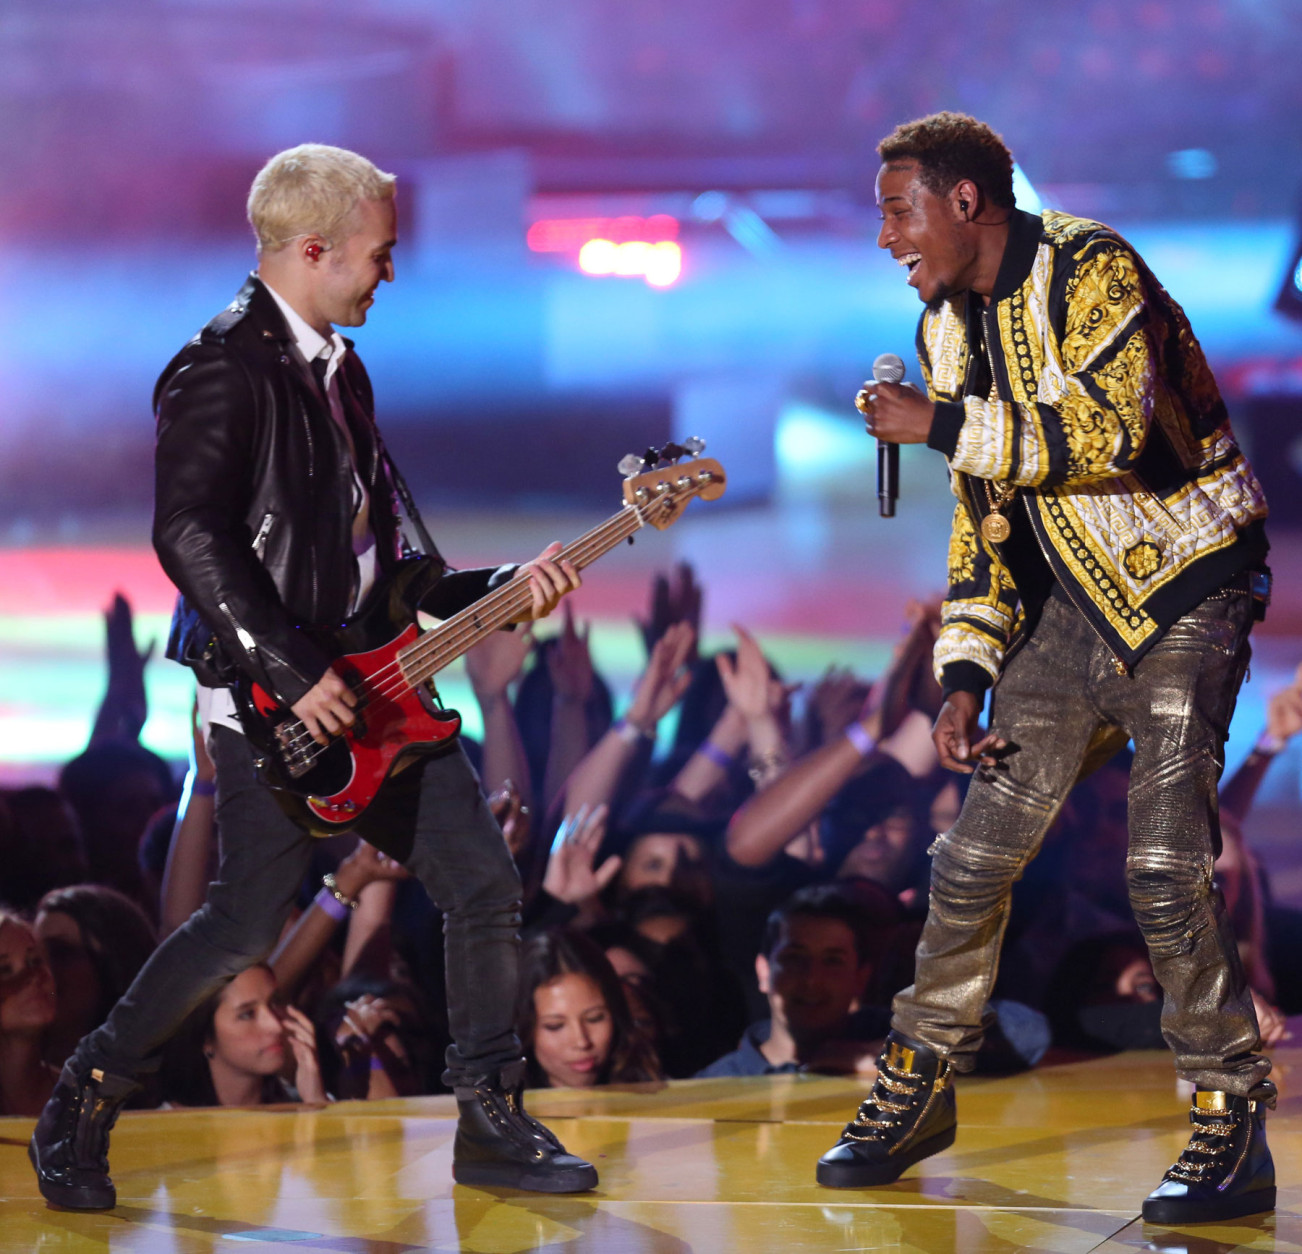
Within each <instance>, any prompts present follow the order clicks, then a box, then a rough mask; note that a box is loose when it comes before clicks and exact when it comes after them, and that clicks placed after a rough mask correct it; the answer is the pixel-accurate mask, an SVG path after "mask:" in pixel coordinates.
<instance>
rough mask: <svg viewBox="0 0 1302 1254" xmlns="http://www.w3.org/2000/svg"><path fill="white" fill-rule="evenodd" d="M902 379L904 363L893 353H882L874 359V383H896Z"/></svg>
mask: <svg viewBox="0 0 1302 1254" xmlns="http://www.w3.org/2000/svg"><path fill="white" fill-rule="evenodd" d="M902 378H904V363H903V362H902V361H901V360H900V359H899V358H898V357H897V356H896V355H895V354H894V353H882V354H881V355H880V356H879V357H877V358H876V359H874V361H873V382H874V383H898V382H899V381H900V380H901V379H902Z"/></svg>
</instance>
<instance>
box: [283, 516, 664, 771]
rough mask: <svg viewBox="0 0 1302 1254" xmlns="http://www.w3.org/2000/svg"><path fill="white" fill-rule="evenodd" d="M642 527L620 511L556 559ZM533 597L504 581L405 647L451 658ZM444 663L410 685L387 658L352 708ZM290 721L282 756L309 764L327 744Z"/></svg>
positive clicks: (526, 588)
mask: <svg viewBox="0 0 1302 1254" xmlns="http://www.w3.org/2000/svg"><path fill="white" fill-rule="evenodd" d="M661 500H663V498H660V500H657V501H656V502H653V503H652V504H653V505H656V504H659V503H660V501H661ZM656 512H659V511H656ZM629 515H632V516H633V517H632V519H630V518H629V517H628V516H629ZM630 521H631V522H632V526H631V527H630V526H629V525H628V524H629V522H630ZM641 525H642V519H641V517H639V511H638V510H637V508H636V507H632V508H629V509H626V510H624V511H621V512H620V513H619V514H616V515H614V517H612V518H610V519H607V520H606V521H605V522H604V523H602V524H600V525H599V526H598V527H596V528H594V529H593V530H592V531H590V532H588V533H586V534H585V535H583V536H580V537H579V539H578V540H576V541H574V543H573V544H571V545H570V546H569V547H568V548H566V549H563V550H562V551H561V553H559V554H558V555H557V560H570V561H575V562H577V563H579V564H580V565H583V564H586V563H587V562H589V561H591V560H593V559H594V558H595V557H598V556H600V555H601V553H602V552H603V551H608V550H609V548H611V547H613V546H614V544H618V543H619V541H620V540H621V539H623V538H624V535H631V534H632V533H633V531H636V530H637V528H638V527H639V526H641ZM610 531H614V532H615V533H616V535H615V538H614V539H613V541H611V542H610V543H609V544H606V543H605V541H606V539H607V537H606V536H605V535H604V534H603V533H606V532H610ZM620 532H623V533H624V534H623V535H621V534H619V533H620ZM532 599H533V592H532V589H531V587H530V585H529V583H528V581H522V582H521V583H520V585H519V586H518V587H516V586H514V585H513V584H507V585H505V586H504V587H503V588H501V589H499V590H498V592H497V593H496V594H494V595H493V596H490V598H488V604H485V602H484V601H483V600H481V601H479V602H477V603H476V604H475V605H472V606H468V607H467V608H466V609H465V610H462V611H459V612H458V613H457V614H455V615H453V617H452V618H450V619H449V620H448V621H447V622H446V623H445V624H443V629H449V628H450V629H451V630H442V629H441V630H437V631H436V632H431V633H428V636H435V635H436V636H437V639H435V640H434V641H433V642H432V644H433V647H432V648H431V647H430V645H431V642H430V641H429V639H428V636H427V637H425V638H422V639H421V640H420V641H413V642H412V645H410V646H408V648H409V649H411V650H413V651H414V652H415V653H417V654H418V655H419V654H424V655H430V654H433V655H436V656H437V655H440V654H442V653H450V657H448V659H447V660H449V661H450V660H452V659H453V658H455V657H457V656H458V655H459V653H460V652H463V651H464V648H463V645H464V641H465V640H466V639H468V638H473V637H474V635H475V634H476V632H479V633H480V634H482V635H489V634H491V632H493V631H495V630H497V629H498V628H499V627H501V626H503V625H504V624H505V623H506V622H508V621H509V620H510V619H512V618H514V617H515V616H516V615H517V614H518V613H520V611H522V610H523V609H524V608H525V606H526V605H527V604H528V603H529V602H530V601H531V600H532ZM467 627H469V630H465V629H466V628H467ZM417 661H418V662H421V661H424V662H427V663H428V662H429V661H430V658H429V657H418V658H417ZM445 664H446V662H444V661H442V660H441V658H440V660H439V661H438V662H437V663H436V664H434V665H427V666H426V667H425V668H424V671H423V674H422V675H421V677H420V678H419V679H418V680H416V682H415V683H412V682H411V681H409V680H408V679H407V676H406V674H405V673H404V668H403V666H402V665H401V664H400V663H399V662H397V661H395V662H390V663H388V664H387V665H386V666H385V667H383V668H381V669H380V670H379V671H377V672H376V673H375V674H374V675H373V676H371V677H369V679H368V680H367V682H366V683H365V684H363V685H359V686H358V688H356V689H354V691H355V692H357V694H358V696H359V700H358V703H357V706H356V707H355V708H357V709H359V710H360V709H364V708H365V706H366V704H367V703H368V701H369V699H370V698H373V697H377V696H378V697H381V698H387V697H393V696H395V695H400V694H401V693H402V692H403V691H404V690H408V691H409V690H411V689H413V688H414V687H415V686H416V684H418V683H423V682H424V680H425V679H426V678H428V676H429V675H431V674H433V673H435V672H436V671H437V670H438V669H440V667H441V666H442V665H445ZM377 681H378V683H377ZM295 723H296V724H297V730H296V731H295V732H294V733H293V734H292V735H290V736H289V737H288V738H287V739H286V740H283V741H282V748H283V750H284V751H285V752H286V753H287V754H289V755H293V756H296V757H297V758H298V760H299V761H300V762H302V763H305V764H307V765H310V764H311V763H312V762H314V761H315V760H316V759H317V758H318V757H319V756H320V755H321V754H322V753H323V752H324V751H325V750H326V749H327V748H328V747H329V746H327V745H322V744H320V743H319V742H318V741H317V740H316V739H315V738H314V737H313V736H312V735H311V733H310V732H308V730H307V728H306V725H305V724H304V723H303V722H302V720H301V719H297V720H295ZM309 746H310V748H309Z"/></svg>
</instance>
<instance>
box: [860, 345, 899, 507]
mask: <svg viewBox="0 0 1302 1254" xmlns="http://www.w3.org/2000/svg"><path fill="white" fill-rule="evenodd" d="M903 378H904V363H903V362H902V361H901V360H900V359H899V358H898V357H897V356H896V355H895V354H894V353H882V354H881V355H880V356H879V357H877V358H876V359H875V360H874V361H873V377H872V381H871V382H872V383H899V382H900V380H901V379H903ZM864 386H865V387H869V386H871V384H865V385H864ZM899 499H900V446H899V445H898V444H891V443H890V442H889V441H887V440H878V441H877V512H878V513H879V514H880V515H881V516H882V517H883V518H894V517H895V502H896V501H898V500H899Z"/></svg>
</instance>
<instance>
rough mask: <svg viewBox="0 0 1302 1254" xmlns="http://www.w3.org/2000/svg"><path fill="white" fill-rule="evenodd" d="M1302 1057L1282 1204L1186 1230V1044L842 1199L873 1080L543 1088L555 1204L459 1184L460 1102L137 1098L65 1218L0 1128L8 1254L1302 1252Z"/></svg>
mask: <svg viewBox="0 0 1302 1254" xmlns="http://www.w3.org/2000/svg"><path fill="white" fill-rule="evenodd" d="M1299 1068H1302V1050H1298V1049H1292V1048H1289V1049H1282V1050H1280V1051H1278V1052H1277V1054H1276V1075H1277V1078H1278V1079H1279V1081H1280V1088H1281V1098H1280V1104H1279V1110H1278V1112H1277V1113H1276V1115H1275V1116H1274V1117H1273V1118H1272V1119H1271V1121H1270V1124H1269V1135H1270V1141H1271V1148H1272V1150H1273V1152H1274V1156H1275V1163H1276V1167H1277V1170H1278V1172H1279V1184H1280V1191H1279V1210H1278V1212H1277V1213H1276V1214H1275V1215H1273V1216H1269V1217H1265V1218H1258V1219H1253V1220H1245V1221H1241V1222H1239V1223H1237V1224H1235V1225H1233V1226H1226V1227H1213V1226H1198V1227H1196V1228H1190V1229H1188V1230H1186V1231H1175V1230H1172V1229H1164V1228H1155V1227H1152V1226H1149V1225H1144V1224H1142V1223H1141V1222H1140V1220H1139V1204H1140V1201H1141V1200H1142V1198H1143V1196H1144V1194H1145V1193H1147V1192H1148V1190H1149V1189H1150V1188H1152V1187H1153V1185H1154V1184H1155V1183H1156V1182H1157V1180H1158V1179H1159V1178H1160V1176H1161V1174H1162V1172H1163V1170H1165V1168H1166V1167H1167V1166H1168V1165H1169V1164H1170V1163H1171V1162H1172V1161H1173V1160H1174V1158H1175V1157H1176V1155H1177V1154H1178V1153H1179V1151H1180V1149H1181V1148H1182V1147H1183V1145H1184V1144H1185V1142H1186V1140H1187V1138H1188V1124H1187V1122H1186V1112H1187V1098H1186V1097H1185V1096H1184V1095H1183V1094H1180V1093H1178V1092H1177V1089H1176V1083H1175V1080H1174V1077H1173V1073H1172V1070H1171V1060H1170V1056H1169V1055H1167V1054H1161V1053H1151V1054H1150V1053H1145V1054H1125V1055H1120V1056H1117V1057H1114V1058H1109V1059H1099V1060H1092V1061H1087V1062H1078V1063H1071V1064H1067V1065H1061V1066H1053V1067H1045V1068H1041V1069H1040V1070H1038V1071H1036V1072H1034V1073H1031V1074H1028V1075H1022V1076H1014V1077H1008V1078H990V1079H970V1080H965V1081H964V1082H963V1083H962V1085H961V1087H960V1090H959V1116H960V1130H959V1136H958V1141H957V1143H956V1144H955V1146H954V1147H953V1149H952V1150H950V1151H949V1152H948V1153H945V1154H942V1155H939V1156H938V1157H936V1158H934V1159H931V1160H930V1161H928V1162H927V1163H925V1164H923V1165H922V1166H921V1167H920V1168H916V1169H914V1171H912V1172H911V1173H909V1175H908V1176H907V1177H906V1178H905V1179H903V1180H901V1181H899V1182H897V1183H896V1184H893V1185H890V1186H888V1187H885V1188H879V1189H872V1190H865V1191H862V1192H859V1191H844V1192H842V1191H836V1192H833V1191H829V1190H826V1189H820V1188H819V1187H818V1186H817V1185H815V1183H814V1161H815V1159H816V1158H817V1157H818V1155H819V1154H820V1153H822V1151H823V1150H825V1149H826V1148H827V1147H828V1146H829V1145H831V1144H832V1142H833V1141H834V1140H835V1139H836V1136H837V1133H838V1131H839V1129H840V1127H841V1125H842V1124H843V1123H844V1122H845V1120H846V1119H847V1118H848V1116H849V1115H850V1113H851V1112H852V1111H853V1109H854V1107H855V1105H856V1103H857V1102H858V1101H859V1100H860V1098H861V1096H862V1094H863V1092H864V1091H865V1090H866V1087H867V1086H866V1085H865V1084H859V1083H856V1082H854V1081H849V1080H842V1079H829V1078H824V1077H816V1076H782V1077H773V1078H765V1079H755V1080H694V1081H684V1082H678V1083H673V1084H670V1085H668V1086H661V1087H643V1088H638V1089H617V1090H611V1089H606V1090H602V1091H600V1092H591V1091H582V1090H556V1091H547V1092H539V1093H535V1094H533V1095H532V1097H531V1102H530V1105H531V1108H532V1109H533V1110H534V1111H535V1112H536V1113H537V1114H539V1115H542V1116H544V1117H545V1118H546V1119H547V1120H548V1121H549V1122H550V1123H551V1124H552V1125H553V1126H554V1127H555V1129H556V1131H557V1132H558V1133H559V1134H560V1136H561V1137H562V1138H563V1139H564V1141H565V1142H566V1144H567V1145H568V1146H569V1147H570V1148H571V1149H572V1150H573V1151H574V1152H575V1153H578V1154H582V1155H584V1156H585V1157H587V1158H589V1159H591V1160H592V1161H593V1162H595V1163H597V1165H598V1167H599V1169H600V1171H601V1185H600V1187H599V1188H598V1189H597V1190H596V1191H595V1192H594V1193H591V1194H587V1195H584V1196H580V1197H561V1198H548V1197H540V1196H536V1195H527V1194H522V1193H514V1192H501V1193H496V1192H487V1191H483V1190H479V1189H466V1188H459V1187H454V1186H453V1184H452V1182H451V1176H450V1163H451V1155H452V1134H453V1126H454V1124H453V1118H454V1111H455V1108H454V1103H453V1102H452V1099H451V1098H418V1099H410V1100H406V1101H394V1102H373V1103H369V1104H367V1103H355V1102H344V1103H339V1104H337V1105H333V1106H330V1107H327V1108H325V1109H316V1110H304V1109H302V1108H274V1109H273V1108H262V1109H258V1110H219V1111H207V1110H205V1111H169V1112H140V1113H129V1114H127V1115H124V1116H123V1118H122V1120H121V1122H120V1123H119V1125H118V1128H117V1130H116V1131H115V1133H114V1137H113V1165H114V1177H115V1179H116V1181H117V1186H118V1198H119V1204H118V1207H117V1208H116V1209H115V1210H113V1211H109V1212H106V1213H103V1214H73V1213H68V1212H60V1211H54V1210H49V1209H47V1208H46V1207H45V1205H44V1203H43V1202H42V1201H41V1199H40V1197H39V1195H38V1194H37V1192H36V1186H35V1181H34V1179H33V1177H32V1174H31V1171H30V1169H29V1167H28V1164H27V1157H26V1141H27V1137H28V1135H29V1133H30V1131H31V1121H30V1120H21V1119H3V1120H0V1249H2V1250H4V1251H24V1252H27V1251H41V1252H42V1254H46V1252H53V1251H60V1252H63V1251H67V1252H68V1254H73V1252H77V1254H80V1252H81V1251H112V1252H113V1254H125V1252H131V1254H137V1252H138V1254H154V1252H159V1254H162V1252H166V1254H190V1252H191V1251H230V1254H235V1252H236V1251H237V1250H241V1249H259V1248H263V1249H271V1248H273V1247H274V1248H288V1249H295V1250H304V1251H332V1252H335V1254H354V1252H355V1254H406V1252H408V1251H418V1250H448V1251H452V1250H463V1251H473V1252H475V1254H515V1252H516V1251H526V1250H547V1251H558V1252H559V1251H564V1252H565V1254H644V1252H646V1254H650V1252H652V1251H654V1252H655V1254H662V1252H664V1254H688V1252H689V1251H693V1252H695V1254H705V1252H707V1251H708V1252H710V1254H713V1252H714V1251H742V1252H744V1254H767V1252H768V1251H775V1252H776V1251H781V1252H783V1254H786V1252H788V1251H805V1250H809V1251H813V1250H818V1251H846V1250H889V1251H898V1252H901V1254H902V1252H904V1251H915V1250H916V1251H925V1252H926V1254H942V1252H944V1251H950V1250H953V1251H962V1252H964V1254H968V1252H971V1254H985V1252H987V1251H989V1252H993V1251H1016V1250H1037V1251H1052V1252H1053V1254H1075V1252H1077V1251H1079V1252H1081V1254H1084V1252H1085V1251H1090V1250H1114V1251H1116V1250H1161V1251H1171V1252H1173V1251H1187V1252H1188V1254H1230V1251H1236V1250H1254V1251H1256V1250H1262V1251H1265V1250H1277V1251H1300V1252H1302V1095H1295V1094H1294V1092H1293V1089H1292V1084H1291V1079H1292V1074H1293V1073H1294V1072H1295V1071H1296V1070H1298V1069H1299Z"/></svg>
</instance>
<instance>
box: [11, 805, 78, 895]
mask: <svg viewBox="0 0 1302 1254" xmlns="http://www.w3.org/2000/svg"><path fill="white" fill-rule="evenodd" d="M0 857H2V858H3V862H4V878H3V884H4V899H5V901H6V902H8V904H9V905H11V906H12V907H13V908H14V909H15V910H24V911H28V910H32V909H34V908H35V906H36V903H37V902H38V901H40V899H41V897H42V896H44V895H45V894H46V893H47V892H49V891H50V889H52V888H62V887H63V886H64V885H65V884H81V883H84V882H85V881H86V880H88V879H89V878H90V864H89V863H88V862H87V861H86V850H85V847H84V845H83V844H82V839H81V828H80V827H79V825H78V823H77V816H76V814H75V813H74V812H73V809H72V807H71V806H70V805H69V804H68V802H67V801H66V800H65V799H64V798H63V796H62V795H61V794H60V793H58V792H56V791H55V790H54V789H53V788H47V787H45V786H44V785H42V784H30V785H28V786H27V787H24V788H14V789H12V790H10V791H8V792H3V793H0Z"/></svg>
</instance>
